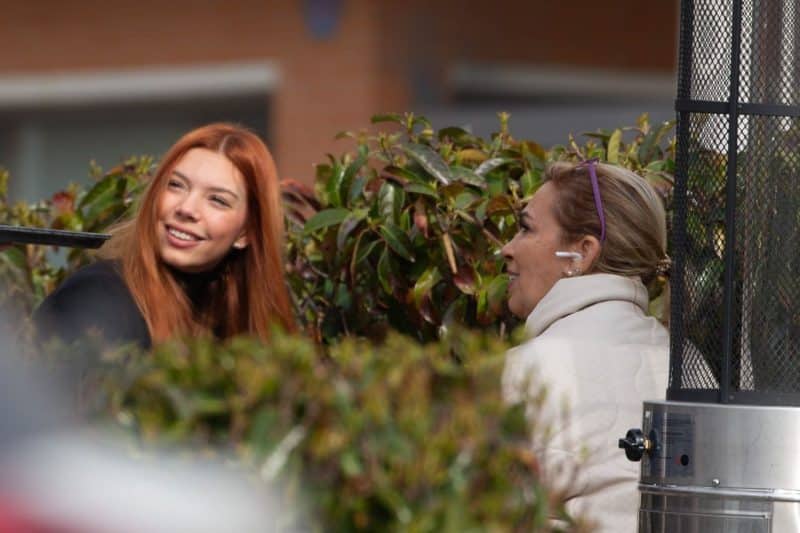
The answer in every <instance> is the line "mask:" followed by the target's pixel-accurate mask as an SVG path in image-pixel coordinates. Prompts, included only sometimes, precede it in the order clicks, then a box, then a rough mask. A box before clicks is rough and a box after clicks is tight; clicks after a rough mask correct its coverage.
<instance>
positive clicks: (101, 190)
mask: <svg viewBox="0 0 800 533" xmlns="http://www.w3.org/2000/svg"><path fill="white" fill-rule="evenodd" d="M116 187H117V179H116V178H115V177H113V176H109V177H107V178H104V179H102V180H100V181H98V182H97V183H96V184H95V185H94V187H92V188H91V189H89V192H87V193H86V196H84V197H83V198H81V201H80V202H79V203H78V209H83V208H84V207H86V206H90V205H91V204H93V203H95V202H96V201H97V200H98V199H100V198H102V197H103V196H105V195H108V194H111V193H113V191H114V190H115V189H116Z"/></svg>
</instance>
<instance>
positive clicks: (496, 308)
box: [486, 274, 508, 316]
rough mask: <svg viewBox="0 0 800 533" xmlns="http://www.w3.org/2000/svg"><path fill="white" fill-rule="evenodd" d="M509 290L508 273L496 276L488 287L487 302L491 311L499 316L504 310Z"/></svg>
mask: <svg viewBox="0 0 800 533" xmlns="http://www.w3.org/2000/svg"><path fill="white" fill-rule="evenodd" d="M507 291H508V274H499V275H497V276H495V277H494V278H493V279H492V281H490V282H489V285H488V286H487V287H486V303H487V306H488V308H489V311H490V312H491V313H492V314H493V315H494V316H498V315H500V314H501V313H502V312H503V309H504V306H505V304H506V299H507V298H506V293H507Z"/></svg>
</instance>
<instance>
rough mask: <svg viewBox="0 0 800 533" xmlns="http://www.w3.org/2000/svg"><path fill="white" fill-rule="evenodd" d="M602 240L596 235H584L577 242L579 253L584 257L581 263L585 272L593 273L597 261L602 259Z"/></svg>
mask: <svg viewBox="0 0 800 533" xmlns="http://www.w3.org/2000/svg"><path fill="white" fill-rule="evenodd" d="M600 247H601V246H600V240H599V239H598V238H597V237H595V236H594V235H584V236H583V237H581V239H580V240H579V241H578V242H577V248H578V251H579V252H580V253H581V255H583V259H581V261H580V268H581V270H582V271H583V272H586V273H589V272H591V271H592V267H594V265H595V263H596V262H597V259H598V258H599V257H600Z"/></svg>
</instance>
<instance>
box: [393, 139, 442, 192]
mask: <svg viewBox="0 0 800 533" xmlns="http://www.w3.org/2000/svg"><path fill="white" fill-rule="evenodd" d="M403 149H404V150H405V152H406V154H408V156H409V157H411V158H412V159H413V160H414V161H416V162H417V163H419V164H420V165H422V168H424V169H425V170H426V171H427V172H428V173H429V174H430V175H431V176H433V177H434V178H436V179H437V180H438V181H439V183H441V184H442V185H447V184H448V183H450V167H448V166H447V163H446V162H445V161H444V159H442V156H441V155H439V154H438V152H436V151H434V150H433V149H432V148H430V147H429V146H425V145H424V144H416V143H407V144H404V145H403Z"/></svg>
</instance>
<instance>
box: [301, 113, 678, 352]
mask: <svg viewBox="0 0 800 533" xmlns="http://www.w3.org/2000/svg"><path fill="white" fill-rule="evenodd" d="M508 118H509V117H508V115H506V114H502V113H501V114H500V132H499V133H497V134H495V135H494V136H492V138H491V139H482V138H479V137H476V136H474V135H472V134H470V133H469V132H467V131H465V130H463V129H461V128H455V127H450V128H444V129H441V130H439V131H438V132H435V131H434V130H433V129H432V128H431V124H430V123H429V122H428V121H427V120H425V119H424V118H421V117H415V116H414V115H412V114H407V115H403V116H401V115H381V116H377V117H373V122H390V123H397V124H399V125H400V126H401V131H399V132H396V133H384V132H382V133H378V134H377V135H367V134H353V133H343V134H340V136H341V137H349V138H352V139H354V140H355V143H356V146H355V149H354V150H353V151H352V152H346V153H345V154H343V155H342V156H340V157H334V156H328V159H329V160H328V162H326V163H324V164H320V165H318V166H317V188H316V193H317V194H316V196H315V198H313V199H312V198H310V195H309V194H308V193H306V194H305V195H303V193H302V191H300V190H298V188H297V187H295V188H293V190H292V191H290V193H289V195H288V198H289V200H290V205H298V204H301V205H303V206H304V207H306V208H308V207H309V206H310V205H311V204H312V203H314V206H313V207H314V209H316V213H314V214H313V216H311V217H310V218H307V217H304V216H296V215H297V213H294V215H295V216H290V217H289V224H290V231H289V252H288V253H289V264H290V265H291V267H290V279H291V282H292V289H293V292H294V294H295V295H296V297H297V300H298V306H299V311H300V313H301V316H302V318H303V320H304V321H305V322H306V323H307V324H309V325H310V326H311V329H312V331H313V332H314V334H315V336H316V338H317V339H319V340H324V341H330V340H332V339H335V338H338V337H340V336H341V335H343V334H355V335H360V336H366V337H370V338H373V339H375V338H378V339H379V338H381V337H382V336H383V335H384V334H385V332H386V331H387V329H389V328H392V329H396V330H399V331H401V332H404V333H407V334H409V335H413V336H415V337H416V338H418V339H419V340H421V341H426V340H431V339H435V338H436V337H437V335H438V334H439V332H440V331H441V330H442V327H445V328H447V327H451V326H452V325H454V324H460V325H465V326H467V327H481V328H487V327H490V328H492V329H494V330H496V331H499V332H503V331H505V330H508V329H509V327H511V326H513V324H514V322H513V320H512V317H511V316H510V315H509V313H508V311H507V309H506V306H505V293H506V286H507V283H508V279H507V276H506V274H505V273H504V271H503V258H502V256H501V254H500V249H501V248H502V246H503V244H504V243H506V242H508V241H509V240H510V239H511V238H512V236H513V235H514V233H516V231H517V222H516V214H517V212H518V211H519V210H520V209H521V208H522V206H523V205H524V203H525V202H526V201H527V199H528V198H530V196H531V195H532V194H533V193H534V192H535V191H536V189H537V188H538V187H539V185H540V184H541V180H542V174H543V171H544V169H545V167H546V165H547V163H548V162H550V161H555V160H570V161H579V160H583V159H586V158H592V157H598V158H600V159H602V160H606V161H610V162H613V163H617V164H620V165H622V166H625V167H627V168H631V169H632V170H634V171H636V172H638V173H639V174H641V175H643V176H644V177H646V178H647V179H648V180H650V181H651V183H652V184H653V185H654V186H655V187H656V188H657V189H658V190H659V191H660V192H661V193H662V195H663V196H664V198H665V200H667V201H669V195H670V192H671V188H672V172H673V170H674V142H672V141H669V140H667V139H666V136H667V134H669V133H670V132H671V131H672V123H665V124H662V125H659V126H658V127H652V126H651V125H650V123H649V121H648V119H647V116H646V115H643V116H642V117H641V118H640V119H639V123H638V125H637V126H636V127H633V128H621V129H616V130H612V131H599V132H596V133H591V134H586V135H587V136H588V141H587V142H586V143H585V144H584V145H582V146H579V145H578V144H577V143H576V142H575V140H574V139H572V138H570V140H569V143H568V144H567V145H565V146H556V147H553V148H552V149H550V150H545V149H544V148H542V147H541V146H539V145H538V144H536V143H535V142H532V141H519V140H515V139H514V138H513V137H512V136H511V135H510V133H509V131H508ZM626 138H628V140H626ZM290 211H291V210H290ZM664 283H665V280H664V279H663V278H662V279H660V280H657V281H656V283H654V285H653V286H652V287H651V296H652V297H653V298H657V297H658V296H659V295H660V294H661V293H662V290H663V287H664ZM663 311H664V307H663V305H662V302H660V301H657V302H656V305H654V306H653V313H654V314H656V315H657V316H659V318H662V319H665V318H666V317H665V314H664V312H663Z"/></svg>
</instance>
